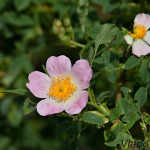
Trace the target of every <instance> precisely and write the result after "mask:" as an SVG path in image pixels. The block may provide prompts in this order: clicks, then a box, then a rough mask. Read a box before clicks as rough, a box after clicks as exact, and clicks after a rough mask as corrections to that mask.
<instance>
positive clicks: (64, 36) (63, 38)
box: [59, 34, 70, 44]
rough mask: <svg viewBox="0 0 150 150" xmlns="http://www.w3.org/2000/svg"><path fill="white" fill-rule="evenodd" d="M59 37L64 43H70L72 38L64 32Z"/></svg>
mask: <svg viewBox="0 0 150 150" xmlns="http://www.w3.org/2000/svg"><path fill="white" fill-rule="evenodd" d="M59 39H60V40H61V41H62V42H63V43H64V44H66V43H68V42H69V41H70V38H69V37H68V36H66V35H63V34H60V35H59Z"/></svg>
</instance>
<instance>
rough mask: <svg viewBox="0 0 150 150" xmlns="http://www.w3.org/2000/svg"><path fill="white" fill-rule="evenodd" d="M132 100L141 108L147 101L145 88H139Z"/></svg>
mask: <svg viewBox="0 0 150 150" xmlns="http://www.w3.org/2000/svg"><path fill="white" fill-rule="evenodd" d="M134 100H137V105H138V107H141V106H143V105H144V104H145V103H146V101H147V88H146V87H140V88H139V89H138V91H137V92H136V93H135V95H134Z"/></svg>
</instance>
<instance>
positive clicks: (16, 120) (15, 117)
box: [8, 105, 23, 127]
mask: <svg viewBox="0 0 150 150" xmlns="http://www.w3.org/2000/svg"><path fill="white" fill-rule="evenodd" d="M22 119H23V114H22V110H20V109H19V107H17V106H16V105H12V107H11V109H10V111H9V113H8V120H9V123H10V124H11V125H12V126H13V127H18V126H19V125H20V124H21V122H22Z"/></svg>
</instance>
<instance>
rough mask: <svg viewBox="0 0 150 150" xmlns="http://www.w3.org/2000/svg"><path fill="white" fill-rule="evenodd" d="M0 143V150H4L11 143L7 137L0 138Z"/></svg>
mask: <svg viewBox="0 0 150 150" xmlns="http://www.w3.org/2000/svg"><path fill="white" fill-rule="evenodd" d="M0 141H1V144H0V150H4V149H6V147H7V146H8V145H9V144H10V143H11V140H10V138H9V137H7V136H0Z"/></svg>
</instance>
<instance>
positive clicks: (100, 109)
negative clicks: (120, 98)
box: [87, 102, 109, 116]
mask: <svg viewBox="0 0 150 150" xmlns="http://www.w3.org/2000/svg"><path fill="white" fill-rule="evenodd" d="M87 104H88V105H91V106H93V107H95V108H97V109H98V110H99V111H100V112H102V113H104V114H105V115H106V116H109V112H108V111H107V110H106V109H105V108H104V107H103V105H97V104H94V103H92V102H88V103H87Z"/></svg>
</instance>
